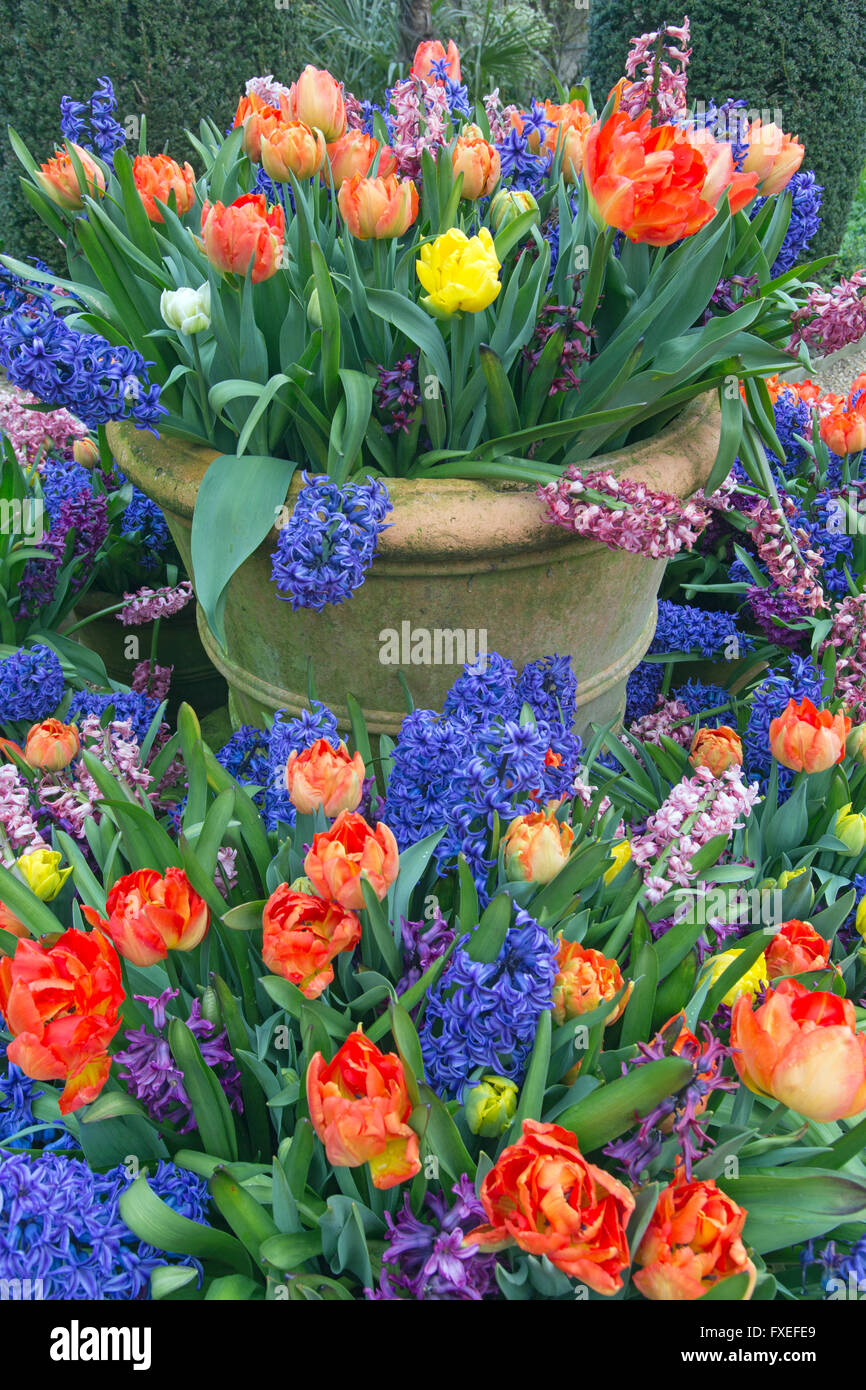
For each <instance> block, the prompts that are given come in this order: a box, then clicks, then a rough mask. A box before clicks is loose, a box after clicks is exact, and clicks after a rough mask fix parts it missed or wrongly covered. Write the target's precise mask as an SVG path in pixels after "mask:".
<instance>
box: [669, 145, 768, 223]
mask: <svg viewBox="0 0 866 1390" xmlns="http://www.w3.org/2000/svg"><path fill="white" fill-rule="evenodd" d="M685 136H686V139H687V140H688V142H689V144H690V145H691V146H692V148H693V149H695V150H697V151H698V154H699V155H700V156H701V158H702V159H703V161H704V163H705V164H706V166H707V177H706V179H705V180H704V185H703V188H702V189H701V197H702V198H703V199H704V200H705V202H708V203H712V204H713V206H714V207H717V206H718V203H719V200H720V198H721V197H722V195H723V194H724V193H725V192H727V194H728V198H729V201H730V205H731V212H732V213H734V212H739V211H740V209H741V208H744V207H745V206H746V204H747V203H750V202H751V201H752V199H753V198H754V197H756V195H757V192H758V176H757V174H755V173H751V174H742V173H740V172H739V171H738V170H736V169H735V168H734V155H733V150H732V148H731V146H730V144H729V143H728V142H727V141H725V140H721V141H720V140H716V139H715V138H714V136H713V133H712V131H711V130H709V129H708V127H706V126H701V127H698V126H688V127H687V128H686V130H685Z"/></svg>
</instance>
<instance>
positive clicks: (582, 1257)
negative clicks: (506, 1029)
mask: <svg viewBox="0 0 866 1390" xmlns="http://www.w3.org/2000/svg"><path fill="white" fill-rule="evenodd" d="M480 1195H481V1202H482V1205H483V1207H484V1211H485V1213H486V1215H487V1219H488V1222H489V1223H490V1224H489V1225H486V1226H476V1227H475V1230H474V1231H470V1232H469V1234H468V1235H467V1236H466V1238H465V1240H464V1242H463V1243H464V1245H478V1246H480V1247H481V1249H482V1250H503V1249H505V1248H506V1247H507V1246H509V1245H518V1246H519V1247H520V1249H521V1250H526V1251H527V1252H528V1253H529V1254H530V1255H546V1256H547V1258H548V1259H549V1260H550V1262H551V1264H553V1265H556V1268H557V1269H561V1270H562V1271H563V1272H564V1273H565V1274H568V1275H570V1276H571V1278H573V1279H579V1280H580V1281H581V1282H582V1283H584V1284H586V1285H587V1286H588V1287H589V1288H590V1289H592V1290H593V1291H594V1292H595V1293H600V1294H614V1293H617V1292H618V1291H619V1290H620V1289H621V1288H622V1272H623V1270H624V1269H627V1268H628V1262H629V1259H628V1245H627V1243H626V1238H625V1228H626V1226H627V1225H628V1220H629V1217H630V1216H631V1214H632V1212H633V1210H634V1197H633V1196H632V1195H631V1193H630V1192H629V1190H628V1188H627V1187H624V1186H623V1184H622V1183H621V1182H617V1180H616V1178H614V1177H611V1175H610V1173H606V1172H605V1170H604V1169H603V1168H596V1167H595V1165H594V1164H592V1163H587V1161H586V1159H585V1158H584V1157H583V1154H582V1153H581V1152H580V1150H579V1148H578V1146H577V1138H576V1136H575V1135H574V1134H572V1133H571V1132H570V1131H569V1130H567V1129H562V1128H561V1127H560V1126H559V1125H553V1124H541V1123H539V1122H538V1121H537V1120H524V1122H523V1137H522V1138H521V1139H519V1140H518V1142H517V1143H516V1144H510V1145H509V1146H508V1148H506V1149H504V1150H503V1152H502V1153H501V1154H500V1155H499V1158H498V1159H497V1161H496V1163H495V1165H494V1167H493V1168H491V1169H490V1172H489V1173H488V1174H487V1176H486V1177H485V1179H484V1181H483V1183H482V1184H481V1194H480Z"/></svg>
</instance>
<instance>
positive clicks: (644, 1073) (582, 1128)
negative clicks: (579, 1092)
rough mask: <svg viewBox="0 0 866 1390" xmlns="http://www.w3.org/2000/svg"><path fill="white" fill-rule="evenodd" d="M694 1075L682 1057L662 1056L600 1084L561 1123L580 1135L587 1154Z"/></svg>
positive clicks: (683, 1084) (639, 1118)
mask: <svg viewBox="0 0 866 1390" xmlns="http://www.w3.org/2000/svg"><path fill="white" fill-rule="evenodd" d="M693 1075H694V1068H693V1067H692V1065H691V1063H690V1062H688V1061H686V1060H685V1059H684V1058H682V1057H662V1058H661V1059H660V1060H659V1061H657V1062H647V1063H646V1065H645V1066H642V1067H635V1068H634V1069H633V1070H632V1071H630V1072H629V1073H628V1075H627V1076H623V1077H620V1078H619V1079H618V1080H616V1081H609V1082H608V1084H607V1085H606V1086H599V1087H598V1089H597V1090H595V1091H593V1092H592V1093H591V1094H590V1095H588V1096H585V1097H584V1098H583V1100H579V1101H577V1102H576V1103H575V1104H574V1105H572V1106H569V1108H568V1109H567V1110H564V1111H563V1112H562V1114H561V1115H559V1116H558V1117H557V1121H556V1122H557V1124H559V1125H562V1127H563V1129H570V1130H572V1131H573V1133H574V1134H576V1135H577V1139H578V1143H579V1144H580V1148H581V1151H582V1152H583V1153H592V1152H593V1151H594V1150H595V1149H600V1148H601V1147H602V1146H603V1145H604V1144H609V1143H610V1142H611V1140H613V1139H617V1138H618V1137H619V1135H620V1134H624V1133H625V1131H626V1130H628V1129H631V1128H632V1126H633V1125H635V1124H637V1122H638V1120H641V1119H643V1117H644V1116H645V1115H648V1114H649V1112H650V1111H651V1110H654V1109H655V1107H656V1106H657V1105H658V1103H659V1101H662V1100H664V1098H665V1096H669V1095H671V1094H672V1093H673V1092H674V1091H679V1090H681V1089H682V1087H683V1086H685V1085H686V1083H687V1082H688V1081H689V1080H690V1079H691V1077H692V1076H693Z"/></svg>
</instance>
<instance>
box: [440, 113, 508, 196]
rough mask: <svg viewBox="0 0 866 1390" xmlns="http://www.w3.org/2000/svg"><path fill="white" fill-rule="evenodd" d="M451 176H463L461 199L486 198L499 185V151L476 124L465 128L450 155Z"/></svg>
mask: <svg viewBox="0 0 866 1390" xmlns="http://www.w3.org/2000/svg"><path fill="white" fill-rule="evenodd" d="M451 165H452V167H453V169H454V176H455V178H456V176H457V175H458V174H462V175H463V189H462V197H464V198H468V199H469V201H470V202H473V203H474V202H475V199H476V198H486V197H487V196H488V195H489V194H490V193H492V192H493V190H494V188H495V187H496V185H497V183H498V182H499V167H500V164H499V151H498V150H497V149H496V148H495V146H493V145H491V144H490V143H489V141H487V140H485V139H484V136H483V135H482V133H481V130H480V129H479V127H478V126H477V125H465V126H464V127H463V129H462V130H461V132H460V136H459V138H458V140H457V143H456V145H455V146H454V149H453V151H452V153H451Z"/></svg>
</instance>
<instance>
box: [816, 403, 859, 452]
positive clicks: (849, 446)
mask: <svg viewBox="0 0 866 1390" xmlns="http://www.w3.org/2000/svg"><path fill="white" fill-rule="evenodd" d="M818 428H819V429H820V431H821V438H822V439H823V441H824V443H825V444H826V445H827V448H828V449H830V450H831V452H832V453H834V454H839V455H840V457H841V456H844V455H845V454H859V453H860V452H861V451H862V450H863V449H866V416H864V415H861V413H860V411H859V410H831V411H829V413H828V414H827V415H824V416H822V418H821V423H820V425H819V427H818Z"/></svg>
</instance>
